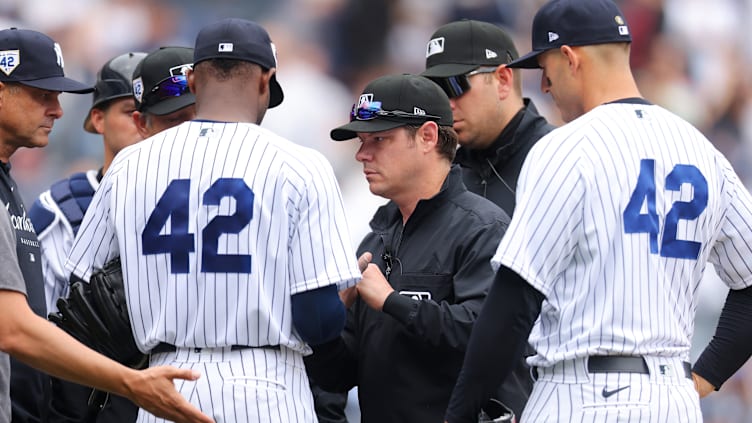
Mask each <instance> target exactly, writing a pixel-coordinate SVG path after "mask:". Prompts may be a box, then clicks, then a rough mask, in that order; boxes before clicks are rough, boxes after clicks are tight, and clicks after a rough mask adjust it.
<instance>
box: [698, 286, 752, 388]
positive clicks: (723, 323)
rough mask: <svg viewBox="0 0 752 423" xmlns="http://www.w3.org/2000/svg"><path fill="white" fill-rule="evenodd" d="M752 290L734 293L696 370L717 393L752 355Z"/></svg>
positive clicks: (729, 295)
mask: <svg viewBox="0 0 752 423" xmlns="http://www.w3.org/2000/svg"><path fill="white" fill-rule="evenodd" d="M750 319H752V287H750V288H746V289H741V290H731V291H729V294H728V296H727V297H726V303H725V305H724V307H723V312H722V313H721V317H720V319H719V320H718V327H717V328H716V332H715V335H714V336H713V339H712V341H710V344H709V345H708V346H707V347H706V348H705V350H704V351H703V352H702V354H701V355H700V357H699V358H698V360H697V362H696V363H695V366H694V368H693V369H692V370H693V371H694V372H695V373H697V374H698V375H700V376H702V377H703V378H704V379H706V380H707V381H708V382H710V383H711V384H712V385H713V387H714V388H715V389H716V390H718V389H719V388H720V387H721V385H723V383H724V382H726V380H727V379H728V378H730V377H731V376H732V375H733V374H734V373H735V372H736V371H737V370H738V369H739V368H740V367H741V366H742V365H743V364H744V363H745V362H746V361H747V360H748V359H749V357H750V355H752V325H750V324H749V321H750Z"/></svg>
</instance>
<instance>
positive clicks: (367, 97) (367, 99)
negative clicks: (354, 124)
mask: <svg viewBox="0 0 752 423" xmlns="http://www.w3.org/2000/svg"><path fill="white" fill-rule="evenodd" d="M370 103H373V94H361V95H360V97H359V98H358V107H360V106H362V105H364V104H370Z"/></svg>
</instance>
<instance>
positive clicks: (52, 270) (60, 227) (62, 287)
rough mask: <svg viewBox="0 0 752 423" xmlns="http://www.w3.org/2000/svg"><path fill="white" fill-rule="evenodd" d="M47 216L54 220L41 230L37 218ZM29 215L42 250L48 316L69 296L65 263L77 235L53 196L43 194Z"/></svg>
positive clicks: (47, 192) (46, 192)
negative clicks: (58, 303)
mask: <svg viewBox="0 0 752 423" xmlns="http://www.w3.org/2000/svg"><path fill="white" fill-rule="evenodd" d="M43 214H47V215H49V216H52V219H50V220H49V223H48V224H47V225H45V226H44V228H37V226H39V225H38V224H37V222H38V221H39V220H40V219H36V218H35V216H40V215H43ZM29 215H30V217H31V219H32V222H33V223H34V229H35V230H36V231H37V238H39V249H40V251H41V253H42V274H43V276H44V295H45V299H46V301H47V312H48V313H51V312H54V311H57V305H56V302H57V299H58V298H60V297H62V296H66V295H67V293H68V283H69V273H68V271H66V269H65V261H66V259H67V257H68V255H67V252H68V251H70V248H71V245H72V244H73V231H72V229H71V228H70V225H69V224H68V223H67V221H66V220H65V218H64V216H63V213H62V212H60V210H59V209H58V207H57V206H56V205H55V201H54V200H53V199H52V197H51V195H50V192H49V191H45V192H43V193H42V194H41V195H40V196H39V198H38V199H37V201H35V202H34V205H32V207H31V209H30V210H29Z"/></svg>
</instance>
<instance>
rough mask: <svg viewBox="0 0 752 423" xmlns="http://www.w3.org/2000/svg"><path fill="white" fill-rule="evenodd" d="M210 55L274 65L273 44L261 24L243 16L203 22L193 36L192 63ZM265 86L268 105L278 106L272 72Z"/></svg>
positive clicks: (280, 97) (280, 96) (277, 88)
mask: <svg viewBox="0 0 752 423" xmlns="http://www.w3.org/2000/svg"><path fill="white" fill-rule="evenodd" d="M210 59H235V60H243V61H246V62H251V63H256V64H257V65H260V66H261V67H262V68H264V69H271V68H276V67H277V48H276V47H275V46H274V43H272V40H271V38H269V33H267V32H266V30H265V29H264V28H263V27H262V26H261V25H259V24H257V23H255V22H251V21H248V20H245V19H238V18H227V19H223V20H221V21H219V22H215V23H212V24H209V25H207V26H205V27H204V28H203V29H201V31H200V32H199V33H198V36H197V37H196V46H195V49H194V53H193V63H194V64H198V63H200V62H203V61H204V60H210ZM269 86H270V89H271V96H270V99H269V107H270V108H271V107H276V106H279V104H280V103H282V100H283V99H284V94H283V93H282V87H281V86H280V85H279V83H278V82H277V75H276V73H275V74H274V75H272V78H271V80H270V81H269Z"/></svg>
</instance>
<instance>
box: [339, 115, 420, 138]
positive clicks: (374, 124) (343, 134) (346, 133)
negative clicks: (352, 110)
mask: <svg viewBox="0 0 752 423" xmlns="http://www.w3.org/2000/svg"><path fill="white" fill-rule="evenodd" d="M405 125H407V123H405V122H396V121H391V120H384V119H372V120H354V121H352V122H350V123H348V124H345V125H342V126H340V127H337V128H334V129H332V131H331V132H330V133H329V136H331V137H332V139H333V140H334V141H346V140H350V139H353V138H356V137H357V136H358V132H379V131H387V130H389V129H394V128H398V127H400V126H405Z"/></svg>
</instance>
